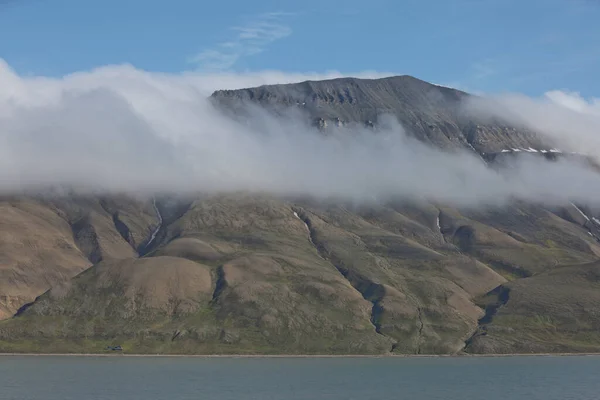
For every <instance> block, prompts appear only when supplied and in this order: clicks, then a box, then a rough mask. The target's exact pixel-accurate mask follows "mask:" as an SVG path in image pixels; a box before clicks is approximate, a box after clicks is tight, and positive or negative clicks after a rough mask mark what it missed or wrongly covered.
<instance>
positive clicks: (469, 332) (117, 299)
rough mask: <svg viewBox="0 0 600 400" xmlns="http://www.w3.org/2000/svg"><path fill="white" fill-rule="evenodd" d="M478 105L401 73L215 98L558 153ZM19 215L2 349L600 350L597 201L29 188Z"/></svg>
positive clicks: (13, 213)
mask: <svg viewBox="0 0 600 400" xmlns="http://www.w3.org/2000/svg"><path fill="white" fill-rule="evenodd" d="M467 96H470V95H468V94H466V93H464V92H460V91H456V90H453V89H449V88H443V87H440V86H435V85H431V84H428V83H426V82H423V81H419V80H417V79H415V78H411V77H393V78H385V79H378V80H360V79H351V78H343V79H335V80H330V81H322V82H304V83H299V84H293V85H273V86H263V87H260V88H251V89H242V90H237V91H217V92H215V93H214V94H213V96H212V97H211V98H212V100H213V102H214V103H215V104H216V105H217V106H218V107H220V108H221V109H222V110H223V112H226V113H227V112H231V111H232V110H234V111H235V112H236V113H238V111H242V112H247V110H248V109H247V108H246V106H247V104H253V105H256V106H258V107H260V108H263V109H266V110H269V111H270V112H275V113H279V114H280V115H281V116H282V117H285V115H286V113H287V111H286V110H289V109H291V110H294V112H298V111H299V112H300V113H301V115H304V116H305V118H306V120H307V121H309V122H310V123H316V124H317V125H318V126H319V127H320V129H322V130H323V131H324V133H326V131H327V129H330V128H331V121H333V123H334V125H335V123H338V124H360V125H363V126H364V125H367V126H369V127H372V128H374V129H377V127H378V126H379V124H381V123H383V122H384V121H383V120H382V119H381V118H380V116H381V115H382V114H383V113H386V114H392V115H395V116H396V117H397V118H398V119H399V120H400V121H401V123H402V125H403V126H404V127H405V128H406V130H407V131H408V132H409V133H410V134H412V135H414V136H415V137H416V138H418V139H419V140H421V141H423V142H425V143H427V144H429V145H431V146H437V147H440V148H442V149H444V150H447V151H453V150H454V149H458V148H467V149H469V151H475V152H477V153H478V154H479V155H481V156H484V159H485V157H488V159H487V161H488V162H492V161H494V162H495V161H497V158H498V157H509V153H510V157H519V156H520V154H526V153H528V154H529V153H531V154H534V153H535V154H537V155H539V156H542V155H543V156H544V157H549V158H552V157H555V156H557V154H558V153H557V152H556V151H550V150H554V149H553V148H552V147H551V146H550V144H547V143H545V142H543V141H542V140H541V139H539V138H538V136H536V135H535V134H533V133H531V132H527V131H524V130H520V129H517V128H513V127H510V126H508V125H506V126H505V125H503V124H500V123H497V124H495V123H492V122H487V123H483V121H478V120H476V119H473V118H472V117H470V116H469V115H468V114H466V113H465V112H464V110H463V109H462V107H461V102H462V101H463V100H464V98H465V97H467ZM238 115H239V114H238ZM324 122H327V124H325V123H324ZM515 149H516V150H515ZM503 150H504V152H503ZM517 150H518V151H517ZM534 150H535V151H534ZM542 151H544V152H542ZM491 155H493V156H491ZM492 158H493V159H492ZM549 162H550V161H549ZM482 168H485V166H484V164H483V163H482ZM0 207H1V208H2V212H1V213H0V235H1V236H0V237H1V238H2V239H1V241H0V246H2V250H3V251H2V252H1V253H0V254H2V260H3V261H2V263H1V264H0V304H1V308H0V309H1V310H2V312H3V316H4V317H5V319H4V320H3V321H0V351H3V352H104V351H106V350H105V349H106V348H107V346H116V345H120V346H122V347H123V349H124V351H126V352H134V353H193V354H214V353H220V354H265V353H268V354H462V353H465V352H466V353H513V352H524V353H530V352H598V351H600V335H599V334H598V332H600V331H599V330H598V321H597V314H598V310H600V303H598V296H596V294H595V293H596V292H597V291H598V276H600V244H599V240H600V219H597V218H596V217H597V216H596V214H594V213H593V212H592V210H591V209H589V208H588V207H586V206H585V205H580V204H577V205H575V204H565V205H564V206H563V207H555V208H551V207H547V206H543V205H539V204H529V203H524V202H520V201H514V202H513V203H511V204H510V205H506V206H503V207H487V208H477V209H474V208H468V207H456V206H450V205H447V204H439V203H435V202H428V201H419V202H415V201H411V202H409V201H405V200H400V199H398V200H391V201H389V202H387V203H385V204H380V205H356V204H353V203H347V204H346V203H343V202H340V201H337V202H333V201H317V200H314V199H311V198H283V197H276V196H270V195H267V194H257V193H228V194H219V195H198V196H196V197H193V198H177V197H157V198H155V199H139V198H133V197H130V196H127V195H122V196H114V195H113V196H92V195H90V196H82V195H77V194H72V195H53V196H50V195H47V196H15V197H11V198H8V197H7V198H5V199H2V202H1V203H0Z"/></svg>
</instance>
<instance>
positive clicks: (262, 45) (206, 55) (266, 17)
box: [190, 12, 292, 71]
mask: <svg viewBox="0 0 600 400" xmlns="http://www.w3.org/2000/svg"><path fill="white" fill-rule="evenodd" d="M289 15H291V14H289V13H283V12H273V13H266V14H261V15H259V16H258V17H256V18H254V19H253V20H252V21H250V22H249V23H247V24H245V25H242V26H234V27H232V28H231V29H232V30H233V31H234V32H236V35H235V37H234V38H233V39H232V40H230V41H227V42H223V43H220V44H218V45H217V46H216V47H215V48H212V49H206V50H204V51H202V52H200V53H198V54H196V55H195V56H194V57H192V58H191V60H190V61H191V62H193V63H195V64H197V65H198V67H199V68H200V69H201V70H204V71H220V70H228V69H230V68H231V67H233V66H234V65H235V64H236V63H237V62H238V60H239V59H240V58H242V57H246V56H252V55H256V54H259V53H262V52H263V51H264V50H265V49H266V47H267V46H268V45H270V44H271V43H273V42H275V41H277V40H280V39H283V38H285V37H287V36H289V35H291V34H292V29H291V28H290V27H289V26H287V25H285V24H283V18H284V17H286V16H289Z"/></svg>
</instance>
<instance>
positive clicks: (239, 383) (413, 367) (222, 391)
mask: <svg viewBox="0 0 600 400" xmlns="http://www.w3.org/2000/svg"><path fill="white" fill-rule="evenodd" d="M0 399H2V400H109V399H111V400H112V399H122V400H165V399H173V400H177V399H181V400H184V399H185V400H187V399H190V400H192V399H193V400H198V399H207V400H239V399H247V400H317V399H327V400H371V399H372V400H381V399H397V400H401V399H406V400H420V399H427V400H434V399H435V400H465V399H485V400H521V399H522V400H571V399H572V400H598V399H600V357H597V356H531V357H529V356H514V357H424V358H420V357H415V358H403V357H381V358H367V357H357V358H353V357H340V358H311V357H305V358H281V357H277V358H235V357H233V358H227V357H215V358H211V357H208V358H199V357H128V356H112V357H88V356H0Z"/></svg>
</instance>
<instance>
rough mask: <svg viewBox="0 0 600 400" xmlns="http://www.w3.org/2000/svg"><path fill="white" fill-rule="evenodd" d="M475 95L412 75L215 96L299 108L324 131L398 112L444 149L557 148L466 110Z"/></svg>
mask: <svg viewBox="0 0 600 400" xmlns="http://www.w3.org/2000/svg"><path fill="white" fill-rule="evenodd" d="M470 97H473V96H472V95H470V94H467V93H465V92H462V91H459V90H455V89H451V88H447V87H443V86H437V85H432V84H430V83H427V82H424V81H421V80H419V79H417V78H413V77H411V76H395V77H390V78H380V79H356V78H338V79H332V80H327V81H307V82H302V83H296V84H285V85H267V86H261V87H257V88H248V89H240V90H219V91H216V92H215V93H213V95H212V99H213V100H214V102H215V103H216V104H218V105H219V106H220V107H224V108H226V109H229V110H239V109H240V108H241V107H243V105H244V104H248V103H252V104H258V105H260V106H261V107H263V108H265V109H267V110H271V111H273V112H276V113H283V112H284V111H286V110H288V111H289V110H290V109H295V110H296V111H298V112H299V113H300V114H301V115H304V116H305V117H306V118H307V119H310V120H311V121H312V123H313V124H314V125H316V126H318V127H320V128H321V129H327V128H331V127H337V126H345V125H358V126H364V127H375V126H377V125H378V123H380V121H381V118H382V117H383V116H388V115H391V116H394V117H395V118H397V120H398V121H399V122H400V124H401V125H402V126H403V127H404V128H405V129H406V131H407V133H409V134H410V135H413V136H415V137H416V138H418V139H420V140H422V141H424V142H426V143H428V144H431V145H434V146H436V147H440V148H444V149H452V148H463V147H466V148H468V149H472V150H474V151H476V152H478V153H497V152H501V151H502V150H505V149H514V148H516V149H523V148H525V149H529V148H530V147H531V148H534V149H552V148H553V147H552V146H551V144H550V143H545V142H544V141H543V140H542V139H541V138H540V137H538V136H537V135H536V134H535V133H533V132H529V131H527V130H525V129H516V128H515V127H512V126H509V125H506V124H504V123H502V122H500V121H495V122H494V123H491V122H490V121H489V120H488V119H487V118H482V117H480V116H476V115H475V114H474V113H473V112H469V111H468V110H467V109H466V108H465V104H466V100H467V99H468V98H470Z"/></svg>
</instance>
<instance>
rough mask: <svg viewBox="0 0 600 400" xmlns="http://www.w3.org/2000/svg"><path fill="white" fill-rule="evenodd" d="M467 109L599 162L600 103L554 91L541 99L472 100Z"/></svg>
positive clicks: (507, 97)
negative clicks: (524, 128)
mask: <svg viewBox="0 0 600 400" xmlns="http://www.w3.org/2000/svg"><path fill="white" fill-rule="evenodd" d="M467 109H468V110H470V111H471V112H473V113H476V114H477V115H479V116H484V117H496V118H501V119H504V120H506V121H507V122H509V123H510V124H517V125H521V126H525V127H526V128H528V129H530V130H532V131H535V132H538V133H541V134H543V135H545V136H546V137H548V138H549V139H551V141H552V142H554V143H556V145H557V146H560V147H562V148H563V149H565V150H569V151H575V152H579V153H584V154H588V155H590V156H593V157H595V158H596V159H597V160H600V100H599V99H593V98H592V99H587V100H586V99H584V98H583V97H582V96H581V95H580V94H578V93H572V92H568V91H560V90H554V91H549V92H547V93H545V94H544V96H543V97H541V98H537V99H535V98H530V97H527V96H523V95H519V94H506V95H501V96H494V97H488V98H478V99H473V101H472V102H471V103H469V104H467Z"/></svg>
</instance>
